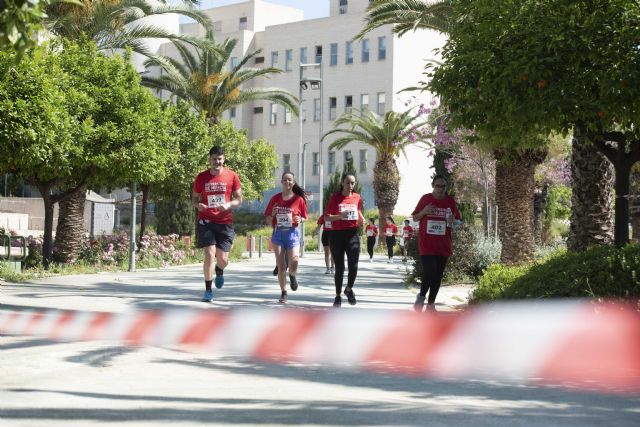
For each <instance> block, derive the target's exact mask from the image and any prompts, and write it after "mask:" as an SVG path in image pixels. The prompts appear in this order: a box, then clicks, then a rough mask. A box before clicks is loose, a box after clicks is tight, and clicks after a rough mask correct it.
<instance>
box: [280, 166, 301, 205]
mask: <svg viewBox="0 0 640 427" xmlns="http://www.w3.org/2000/svg"><path fill="white" fill-rule="evenodd" d="M285 175H291V177H293V188H292V189H291V191H293V194H297V195H298V196H300V197H302V198H303V199H304V200H305V201H307V192H306V191H304V188H302V187H300V186H299V185H298V182H297V181H296V176H295V175H294V174H293V172H285V173H283V174H282V176H281V177H280V182H282V180H283V179H284V176H285Z"/></svg>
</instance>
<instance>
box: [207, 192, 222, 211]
mask: <svg viewBox="0 0 640 427" xmlns="http://www.w3.org/2000/svg"><path fill="white" fill-rule="evenodd" d="M224 202H225V200H224V194H209V195H208V196H207V206H209V207H210V208H215V207H218V206H219V205H221V204H223V203H224Z"/></svg>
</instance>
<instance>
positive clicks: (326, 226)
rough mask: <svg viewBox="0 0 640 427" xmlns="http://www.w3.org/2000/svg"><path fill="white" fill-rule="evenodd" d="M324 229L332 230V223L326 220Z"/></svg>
mask: <svg viewBox="0 0 640 427" xmlns="http://www.w3.org/2000/svg"><path fill="white" fill-rule="evenodd" d="M324 228H325V229H327V228H331V221H327V220H326V219H325V220H324Z"/></svg>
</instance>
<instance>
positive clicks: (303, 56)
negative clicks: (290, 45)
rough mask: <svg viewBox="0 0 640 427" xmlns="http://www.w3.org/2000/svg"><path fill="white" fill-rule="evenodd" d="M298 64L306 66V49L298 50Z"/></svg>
mask: <svg viewBox="0 0 640 427" xmlns="http://www.w3.org/2000/svg"><path fill="white" fill-rule="evenodd" d="M300 63H301V64H306V63H307V48H306V47H301V48H300Z"/></svg>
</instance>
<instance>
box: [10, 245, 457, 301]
mask: <svg viewBox="0 0 640 427" xmlns="http://www.w3.org/2000/svg"><path fill="white" fill-rule="evenodd" d="M274 266H275V260H274V257H273V254H270V253H267V254H264V255H263V257H262V258H257V257H254V258H251V259H247V260H243V261H238V262H232V263H230V264H229V267H228V268H227V269H225V285H224V287H223V288H222V289H221V290H216V289H215V288H214V300H213V302H212V303H211V305H212V306H214V307H216V308H231V307H238V306H256V305H259V306H264V305H267V306H268V305H278V306H279V305H280V304H278V303H277V299H278V297H279V296H280V288H279V287H278V281H277V278H276V277H274V276H273V275H272V270H273V267H274ZM405 271H406V265H405V264H403V263H401V262H399V260H398V261H397V262H396V263H394V264H387V263H386V261H385V260H382V259H380V260H376V261H375V262H373V263H370V262H369V261H368V259H366V260H363V261H361V262H360V263H359V267H358V279H357V281H356V286H355V292H356V296H357V299H358V304H357V306H356V308H358V307H362V308H375V309H397V310H410V309H412V305H413V302H414V300H415V291H413V290H410V289H407V287H406V286H405V285H404V283H403V279H404V273H405ZM324 273H325V267H324V258H322V257H321V256H320V254H317V253H306V254H305V256H304V257H303V258H302V259H301V261H300V267H299V272H298V282H299V283H300V288H299V289H298V290H297V291H296V292H292V291H291V290H289V303H288V304H287V305H288V306H290V307H296V308H324V307H326V308H328V307H330V306H331V304H332V302H333V297H334V296H335V290H334V284H333V275H327V274H324ZM344 281H345V283H346V274H345V280H344ZM0 289H1V291H2V300H1V301H0V307H5V308H8V307H16V308H20V307H25V308H26V307H42V308H59V309H75V310H94V311H114V312H120V311H123V310H127V309H132V308H138V309H149V308H169V307H175V306H194V307H202V306H203V305H205V304H206V303H203V302H201V301H200V298H201V297H202V293H203V291H204V283H203V278H202V266H201V265H190V266H183V267H172V268H167V269H148V270H139V271H137V272H134V273H129V272H117V273H98V274H83V275H72V276H57V277H48V278H44V279H38V280H32V281H29V282H27V283H18V284H16V283H2V286H1V288H0ZM468 292H469V286H444V287H442V288H441V290H440V293H439V294H438V300H437V304H436V307H437V309H438V310H440V311H451V310H459V309H462V308H463V307H464V306H465V303H466V300H467V295H468ZM345 302H346V301H345ZM344 309H351V307H349V306H348V305H346V304H345V307H344Z"/></svg>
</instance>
